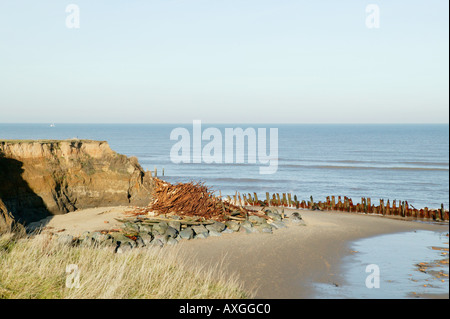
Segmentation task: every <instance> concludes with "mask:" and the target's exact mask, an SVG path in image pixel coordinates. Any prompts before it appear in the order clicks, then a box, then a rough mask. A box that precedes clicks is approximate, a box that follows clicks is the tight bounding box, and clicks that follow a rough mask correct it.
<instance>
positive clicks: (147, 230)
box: [139, 224, 152, 233]
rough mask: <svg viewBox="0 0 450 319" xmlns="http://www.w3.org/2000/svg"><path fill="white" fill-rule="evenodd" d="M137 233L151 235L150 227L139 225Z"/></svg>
mask: <svg viewBox="0 0 450 319" xmlns="http://www.w3.org/2000/svg"><path fill="white" fill-rule="evenodd" d="M139 231H140V232H141V233H151V232H152V226H150V225H146V224H145V225H144V224H143V225H140V226H139Z"/></svg>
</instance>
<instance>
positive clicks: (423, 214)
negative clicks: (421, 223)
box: [227, 193, 449, 221]
mask: <svg viewBox="0 0 450 319" xmlns="http://www.w3.org/2000/svg"><path fill="white" fill-rule="evenodd" d="M227 199H228V201H230V202H234V203H240V204H241V205H245V206H268V207H291V208H296V209H300V208H302V209H311V210H323V211H342V212H354V213H365V214H379V215H383V216H399V217H405V218H407V217H408V218H416V219H428V220H434V221H448V220H449V211H448V210H446V209H444V204H441V208H439V209H436V208H435V209H431V208H428V207H424V208H421V209H418V208H415V207H413V206H412V205H410V204H409V203H408V201H400V200H393V201H392V202H391V201H390V200H389V199H388V200H386V201H385V200H384V199H380V200H379V205H375V202H374V201H373V200H372V199H371V198H368V197H362V198H361V202H360V203H353V200H352V199H351V198H349V197H346V196H337V197H336V196H327V198H326V200H325V201H318V202H316V201H314V199H313V197H312V196H311V197H310V199H309V200H308V201H305V200H302V201H300V200H298V198H297V195H294V196H292V194H290V193H281V195H280V193H274V194H272V195H270V194H269V193H266V198H265V199H264V200H261V199H259V198H258V195H257V194H256V193H253V194H251V193H246V194H242V195H241V194H240V193H236V194H235V195H234V196H227Z"/></svg>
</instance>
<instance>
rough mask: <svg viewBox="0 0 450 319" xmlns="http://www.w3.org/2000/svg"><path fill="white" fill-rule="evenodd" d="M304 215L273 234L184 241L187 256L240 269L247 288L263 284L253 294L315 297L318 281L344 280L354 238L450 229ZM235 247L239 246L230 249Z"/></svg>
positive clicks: (355, 216)
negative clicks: (298, 222)
mask: <svg viewBox="0 0 450 319" xmlns="http://www.w3.org/2000/svg"><path fill="white" fill-rule="evenodd" d="M286 211H287V210H285V212H286ZM291 211H294V210H291ZM301 215H302V217H303V220H304V221H305V222H306V227H304V226H295V225H290V226H288V228H287V229H279V230H277V231H275V232H274V233H273V234H272V235H267V234H251V235H248V234H241V233H240V234H236V236H234V237H231V236H230V237H228V238H227V239H228V240H225V239H224V240H222V239H221V238H211V240H209V241H208V240H195V241H190V242H184V243H180V244H181V245H183V250H184V251H185V253H186V254H187V255H190V256H196V259H198V260H202V261H203V262H209V263H210V264H213V263H214V261H215V260H223V264H225V265H226V266H227V269H228V270H229V271H230V273H232V272H236V273H237V274H238V275H239V276H240V278H241V280H243V281H244V282H245V283H246V285H245V286H246V287H247V288H248V289H255V288H257V287H258V286H259V289H258V291H257V292H256V295H255V298H262V299H266V298H267V299H297V298H298V299H311V298H316V296H315V295H314V291H315V289H314V288H313V287H312V286H313V284H315V283H319V284H329V285H332V286H336V285H338V286H341V285H343V284H344V283H345V280H344V276H343V275H344V274H343V273H342V266H343V265H342V260H343V258H344V257H345V256H349V255H350V254H351V253H352V252H351V249H350V246H351V243H352V242H353V241H356V240H359V239H364V238H369V237H374V236H378V235H383V234H394V233H399V232H407V231H413V230H431V231H438V232H440V231H442V232H445V231H448V225H436V224H431V223H415V222H411V221H404V220H398V219H384V218H376V216H372V215H368V216H363V215H359V214H348V213H340V212H339V213H338V212H317V211H306V210H304V211H301ZM371 218H372V219H371ZM350 223H351V224H350ZM232 235H234V234H232ZM227 236H229V235H227ZM236 247H239V250H238V251H232V250H233V249H234V250H235V249H236ZM255 247H256V248H255ZM305 256H307V257H306V258H305Z"/></svg>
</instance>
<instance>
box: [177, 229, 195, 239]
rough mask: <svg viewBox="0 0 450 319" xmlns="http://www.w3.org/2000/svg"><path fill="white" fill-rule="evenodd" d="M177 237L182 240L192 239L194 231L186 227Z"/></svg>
mask: <svg viewBox="0 0 450 319" xmlns="http://www.w3.org/2000/svg"><path fill="white" fill-rule="evenodd" d="M179 236H180V238H182V239H192V238H194V230H193V229H192V228H191V227H187V228H186V229H183V230H182V231H180V233H179Z"/></svg>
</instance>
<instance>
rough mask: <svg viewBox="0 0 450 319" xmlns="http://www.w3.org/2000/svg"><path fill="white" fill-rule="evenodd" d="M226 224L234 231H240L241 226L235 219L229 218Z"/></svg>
mask: <svg viewBox="0 0 450 319" xmlns="http://www.w3.org/2000/svg"><path fill="white" fill-rule="evenodd" d="M225 225H226V226H227V228H228V229H231V230H232V231H239V228H240V227H241V226H240V225H239V224H238V223H236V222H235V221H234V220H229V221H227V222H225Z"/></svg>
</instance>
